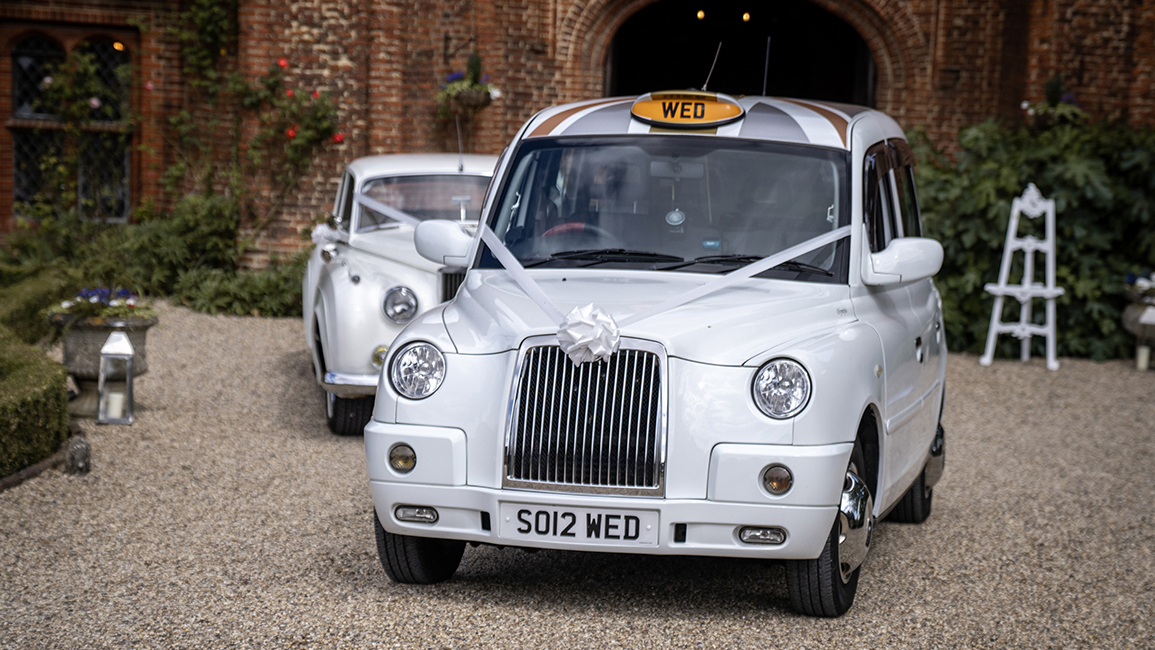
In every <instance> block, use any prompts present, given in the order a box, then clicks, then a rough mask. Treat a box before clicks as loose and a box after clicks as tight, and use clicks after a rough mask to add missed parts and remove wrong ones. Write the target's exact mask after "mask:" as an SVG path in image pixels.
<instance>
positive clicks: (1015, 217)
mask: <svg viewBox="0 0 1155 650" xmlns="http://www.w3.org/2000/svg"><path fill="white" fill-rule="evenodd" d="M1023 214H1025V215H1027V218H1028V219H1037V218H1038V217H1041V216H1043V215H1046V221H1045V222H1044V226H1043V227H1044V232H1045V236H1044V238H1043V240H1042V241H1040V240H1038V239H1036V238H1034V237H1032V236H1030V235H1028V236H1026V237H1019V236H1018V235H1019V232H1018V231H1019V216H1020V215H1023ZM1017 250H1021V251H1023V256H1024V257H1023V277H1022V281H1021V282H1019V284H1007V283H1008V281H1009V280H1010V274H1011V260H1012V258H1013V257H1014V254H1015V251H1017ZM1036 251H1038V252H1041V253H1042V254H1043V261H1044V265H1045V273H1044V281H1045V282H1046V284H1039V283H1037V282H1035V252H1036ZM983 288H984V289H986V291H987V293H989V294H991V295H993V296H994V297H995V304H994V306H993V307H992V308H991V325H990V329H988V330H987V348H986V350H985V351H984V352H983V356H981V357H979V363H981V364H982V365H984V366H989V365H991V361H992V360H993V359H994V356H995V341H996V339H998V336H999V334H1010V335H1011V336H1014V337H1016V338H1018V339H1019V340H1020V341H1021V343H1020V344H1019V357H1020V358H1021V359H1022V360H1023V361H1027V360H1028V359H1030V358H1031V337H1032V336H1045V337H1047V370H1058V369H1059V360H1058V359H1057V358H1056V356H1055V355H1056V352H1055V340H1056V337H1057V335H1056V334H1055V298H1058V297H1059V296H1061V295H1063V293H1065V290H1064V289H1063V288H1062V287H1056V286H1055V201H1054V199H1044V198H1043V195H1042V194H1041V193H1039V188H1037V187H1035V184H1034V183H1031V184H1030V185H1027V189H1025V190H1023V195H1022V196H1021V197H1015V199H1014V201H1012V202H1011V219H1010V222H1009V223H1008V224H1007V243H1006V246H1004V247H1003V261H1002V265H1001V266H1000V267H999V281H998V283H996V284H988V285H985V286H984V287H983ZM1005 296H1011V297H1013V298H1015V299H1016V300H1018V301H1019V322H1017V323H1004V322H1003V298H1004V297H1005ZM1035 298H1042V299H1044V300H1046V305H1047V306H1046V309H1047V312H1046V317H1047V318H1046V321H1045V322H1044V323H1043V324H1042V325H1035V324H1034V321H1033V319H1032V316H1031V304H1032V302H1033V301H1034V299H1035Z"/></svg>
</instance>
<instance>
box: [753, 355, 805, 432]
mask: <svg viewBox="0 0 1155 650" xmlns="http://www.w3.org/2000/svg"><path fill="white" fill-rule="evenodd" d="M752 388H753V392H754V402H755V403H756V404H757V405H758V408H759V409H760V410H761V411H762V412H763V413H765V414H766V415H769V416H770V417H772V418H775V419H778V420H782V419H785V418H790V417H794V416H795V415H798V413H799V412H801V411H802V409H804V408H806V403H807V402H808V401H810V375H809V374H807V373H806V369H805V368H803V367H802V364H800V363H798V362H797V361H794V360H792V359H773V360H771V361H770V362H768V363H767V364H766V365H764V366H762V367H761V368H760V369H759V370H758V373H757V374H755V375H754V385H753V387H752Z"/></svg>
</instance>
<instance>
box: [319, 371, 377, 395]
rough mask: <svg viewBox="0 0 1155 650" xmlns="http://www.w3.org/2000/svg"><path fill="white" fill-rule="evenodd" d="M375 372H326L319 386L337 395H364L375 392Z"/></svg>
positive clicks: (374, 393)
mask: <svg viewBox="0 0 1155 650" xmlns="http://www.w3.org/2000/svg"><path fill="white" fill-rule="evenodd" d="M377 378H378V375H377V374H376V373H374V374H372V375H355V374H353V373H347V372H326V373H325V376H324V378H322V380H321V388H324V389H325V391H326V392H329V393H333V394H334V395H336V396H337V397H365V396H368V395H376V394H377Z"/></svg>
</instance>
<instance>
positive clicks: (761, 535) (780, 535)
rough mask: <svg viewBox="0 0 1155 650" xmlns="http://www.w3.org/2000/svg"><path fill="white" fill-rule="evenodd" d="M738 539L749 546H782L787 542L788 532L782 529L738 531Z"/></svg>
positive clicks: (747, 528)
mask: <svg viewBox="0 0 1155 650" xmlns="http://www.w3.org/2000/svg"><path fill="white" fill-rule="evenodd" d="M738 539H740V540H742V541H743V542H745V543H747V544H781V543H782V542H785V541H786V531H784V530H782V529H781V528H751V527H746V528H743V529H742V530H740V531H738Z"/></svg>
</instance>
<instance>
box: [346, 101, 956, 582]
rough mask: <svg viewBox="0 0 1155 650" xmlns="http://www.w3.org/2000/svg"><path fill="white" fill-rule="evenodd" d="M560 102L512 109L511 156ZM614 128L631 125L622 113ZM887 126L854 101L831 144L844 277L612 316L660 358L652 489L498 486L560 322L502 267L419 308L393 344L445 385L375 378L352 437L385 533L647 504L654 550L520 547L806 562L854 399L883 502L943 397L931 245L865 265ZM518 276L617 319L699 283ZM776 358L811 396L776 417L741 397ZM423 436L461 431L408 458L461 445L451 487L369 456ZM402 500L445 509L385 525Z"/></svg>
mask: <svg viewBox="0 0 1155 650" xmlns="http://www.w3.org/2000/svg"><path fill="white" fill-rule="evenodd" d="M562 108H565V107H562ZM560 110H562V109H549V110H547V111H544V112H542V113H540V114H538V115H537V116H535V117H534V118H532V119H531V120H530V121H529V122H527V123H526V126H523V128H522V129H521V131H519V133H518V136H517V138H515V140H514V143H513V145H511V147H510V149H509V151H510V152H516V147H517V145H518V143H519V142H520V140H521V139H522V138H525V137H527V133H528V132H529V129H530V127H531V125H533V124H540V123H541V122H542V121H543V120H544V119H546V118H548V117H549V116H551V115H555V114H558V113H559V112H560ZM820 127H821V125H818V124H815V125H814V128H815V129H819V128H820ZM821 128H825V127H821ZM626 132H630V133H634V132H635V129H633V128H632V126H625V125H623V133H626ZM833 132H834V131H833V130H831V133H833ZM652 136H653V137H662V134H658V133H655V134H652ZM647 137H649V136H647ZM700 137H709V136H700ZM886 139H892V140H900V139H903V134H902V130H901V129H900V128H899V126H898V125H897V123H895V122H894V121H893V120H891V119H890V118H888V117H886V116H884V115H882V114H880V113H877V112H873V111H866V112H861V113H858V114H857V115H855V116H853V117H852V118H851V119H850V121H849V125H848V127H847V145H846V146H847V148H848V149H849V150H850V152H851V161H852V162H851V173H850V175H849V179H850V181H851V187H850V192H851V201H850V205H851V209H852V215H853V218H852V219H851V238H850V246H849V251H850V254H849V271H848V282H847V283H846V284H826V283H806V282H797V281H787V280H771V279H757V278H755V279H750V280H745V281H742V282H739V283H737V284H735V285H734V286H731V287H728V288H725V289H723V290H721V291H718V292H715V293H712V294H709V295H706V296H704V297H701V298H699V299H696V300H694V301H692V302H689V303H687V304H684V305H681V306H679V307H676V308H673V309H671V310H669V311H666V312H664V313H661V314H658V315H656V316H652V317H650V318H647V319H645V320H643V321H639V322H637V323H634V324H631V325H628V326H625V327H622V328H621V336H623V337H631V338H636V339H645V340H647V341H653V342H656V343H658V344H660V345H661V346H663V347H664V348H665V350H666V353H667V369H668V372H667V381H666V385H665V390H666V395H665V398H666V400H667V412H668V416H667V417H668V419H667V430H666V432H667V447H666V449H667V453H666V468H665V470H666V471H665V480H666V483H665V496H664V497H663V498H658V499H655V498H652V497H627V496H605V495H592V494H567V493H561V492H552V491H531V490H508V489H505V490H503V489H502V487H501V486H502V477H503V473H504V467H503V456H504V448H505V437H506V433H507V430H508V427H509V420H510V412H509V409H510V404H511V396H512V390H513V387H514V381H515V376H514V375H515V372H516V364H517V358H518V350H519V348H520V346H521V345H522V343H523V342H524V341H525V340H526V339H527V338H528V337H532V336H553V335H556V332H557V328H558V323H557V322H553V321H552V320H551V319H550V317H548V316H547V315H546V314H545V313H544V312H543V310H542V309H541V307H540V306H539V305H538V303H536V302H535V301H534V300H532V299H531V298H529V297H528V296H527V295H526V293H525V291H524V290H523V289H522V288H521V287H519V286H518V284H517V283H516V282H514V281H513V279H511V277H510V274H509V273H508V272H506V271H505V270H502V269H479V268H471V269H470V271H469V272H468V274H467V276H466V279H465V283H464V284H463V285H462V288H461V289H460V290H459V292H458V294H457V297H456V299H455V300H453V301H451V302H449V303H447V304H445V305H441V306H438V307H435V308H434V309H432V310H430V311H429V312H426V313H425V314H424V315H423V316H422V317H421V318H419V319H418V320H417V321H416V322H414V323H412V324H411V325H410V326H409V327H407V328H406V329H405V330H404V331H403V332H402V333H401V334H400V335H399V336H398V338H397V340H396V342H395V346H394V349H399V348H400V346H401V345H402V344H404V343H405V342H408V341H414V340H422V341H428V342H431V343H433V344H434V345H436V346H438V347H439V348H440V349H441V350H442V351H443V352H444V353H445V359H446V376H445V381H444V383H443V384H442V386H441V388H440V389H439V390H438V391H437V392H436V393H434V394H433V395H432V396H430V397H428V398H426V399H423V400H419V401H414V400H408V399H405V398H402V397H400V396H399V395H397V394H396V392H395V391H393V389H392V387H391V386H390V383H389V381H388V380H385V381H382V382H381V383H380V385H379V387H378V393H377V405H376V409H375V411H374V415H373V421H372V422H370V423H369V425H368V426H367V427H366V429H365V444H366V453H367V458H368V459H369V479H370V488H371V491H372V494H373V499H374V502H375V505H376V508H377V512H378V513H380V519H381V522H382V525H383V526H384V527H385V529H386V530H388V531H390V532H392V533H398V534H407V535H417V536H425V537H443V538H450V539H464V540H470V541H478V542H491V543H498V542H500V540H498V539H497V531H498V530H499V522H497V521H494V522H493V526H492V529H491V530H489V531H485V530H482V529H481V524H480V521H481V518H480V513H482V512H486V513H489V515H490V517H492V518H496V517H497V515H498V513H499V512H500V510H501V505H502V504H503V503H519V504H531V505H536V506H541V507H542V508H558V507H570V508H588V509H595V510H596V509H615V508H616V509H622V510H639V509H646V510H656V511H657V512H658V515H659V517H658V520H659V522H660V524H659V525H660V531H659V533H660V534H659V539H658V543H657V545H656V546H647V547H645V548H630V549H607V548H605V547H602V546H594V545H587V544H580V543H574V542H567V541H559V540H557V539H542V540H537V541H531V542H525V543H526V544H528V545H532V546H538V547H542V548H556V549H572V550H592V551H606V550H610V551H613V550H625V551H626V552H638V553H653V554H682V555H685V554H697V555H716V556H744V557H761V558H783V559H804V558H806V559H808V558H814V557H817V556H818V555H819V553H820V552H821V550H822V546H823V544H824V543H825V541H826V537H827V535H828V534H829V532H830V527H831V524H832V522H833V520H834V517H835V514H836V511H837V506H838V502H839V497H840V494H841V490H842V484H843V479H844V475H845V469H846V466H847V463H848V460H849V456H850V453H851V449H852V447H853V444H852V443H853V442H854V440H855V436H856V433H857V431H858V426H859V423H860V422H861V421H862V419H863V417H864V415H865V414H867V413H872V414H874V415H875V417H876V419H877V420H878V422H879V427H880V431H879V436H878V438H879V439H878V445H879V450H878V452H879V458H878V462H879V464H880V469H879V472H880V476H879V477H878V484H877V486H875V490H876V494H875V513H876V514H880V515H881V514H883V513H885V512H886V511H888V510H889V509H890V508H891V507H892V506H893V505H894V504H895V503H896V502H897V501H898V499H899V498H901V496H902V495H903V493H904V492H905V491H906V490H907V488H908V487H909V486H910V485H911V483H912V482H913V481H914V480H915V478H917V476H918V473H919V472H920V471H921V469H922V467H923V466H924V465H925V463H926V460H927V458H928V457H929V448H930V443H931V441H932V439H933V436H934V430H935V426H936V425H937V422H938V415H939V408H940V405H941V400H942V387H943V375H944V372H945V361H946V345H945V340H944V337H943V335H942V332H941V307H940V305H939V298H938V293H937V291H936V290H935V289H934V286H933V284H932V282H931V280H930V279H929V276H930V275H932V274H933V273H934V272H935V271H936V270H937V268H938V266H940V265H941V261H942V260H941V250H942V249H941V246H938V244H937V243H934V242H929V241H926V242H911V243H899V244H898V245H897V246H894V242H892V246H891V248H893V250H891V249H890V248H888V249H886V250H884V251H883V252H882V253H881V257H880V258H879V260H878V261H879V266H880V268H879V269H878V270H879V273H877V274H875V275H871V273H874V260H872V259H871V253H870V250H869V247H868V246H867V244H866V240H865V237H866V234H865V227H864V225H863V219H862V216H861V215H862V214H863V199H862V194H863V155H864V152H865V151H866V149H867V148H868V147H870V146H872V145H874V144H876V143H878V142H881V141H884V140H886ZM831 142H832V143H833V141H831ZM838 142H839V144H841V140H840V139H839V141H838ZM513 157H514V156H513V155H512V154H509V155H503V159H502V160H501V161H500V162H499V169H498V172H497V178H498V182H497V183H495V186H497V185H500V179H501V178H502V177H503V176H504V175H506V174H508V173H509V168H510V165H511V160H512V158H513ZM496 201H497V197H496V196H495V192H490V193H489V195H488V196H487V200H486V206H485V208H484V211H483V213H482V214H483V217H487V218H488V216H490V215H491V212H492V211H493V210H494V209H495V205H496ZM479 241H480V235H475V236H474V237H473V239H472V240H471V243H470V246H469V248H468V251H467V252H466V253H465V255H464V257H466V258H467V259H468V260H470V261H471V262H472V261H473V260H475V259H476V258H477V252H478V250H479ZM896 241H897V240H896ZM442 243H443V244H444V242H442ZM936 247H937V248H936ZM421 248H422V252H428V253H429V254H430V256H431V257H434V258H438V257H439V256H440V259H444V256H446V255H450V254H452V255H453V256H455V257H456V256H458V255H459V254H460V253H461V252H462V248H461V244H460V243H459V242H458V243H455V244H454V245H453V246H446V247H444V248H437V247H436V246H435V245H430V246H428V247H426V246H425V245H422V247H421ZM935 250H937V251H938V259H937V261H935V259H934V258H935ZM932 267H933V268H932ZM527 273H528V274H529V275H530V276H531V277H532V280H533V282H534V283H535V284H536V285H537V286H538V287H539V288H540V289H541V291H543V292H544V293H545V294H546V295H547V296H548V297H549V300H550V301H551V302H552V303H553V304H554V305H556V307H557V308H558V309H559V310H560V311H561V312H562V313H567V312H568V311H569V310H571V309H573V308H575V307H582V306H585V305H587V304H590V303H596V305H597V306H598V307H600V308H601V309H603V310H605V311H606V312H607V313H608V314H610V315H611V316H613V317H614V318H615V319H616V320H617V321H618V322H621V321H623V320H625V319H626V318H628V317H629V316H630V315H632V314H635V313H638V312H640V311H642V310H645V309H647V308H648V307H651V306H653V305H656V304H659V303H661V302H663V301H665V300H667V299H669V298H671V297H675V296H677V295H680V294H683V293H685V292H687V291H690V290H692V289H694V288H696V287H699V286H701V285H702V284H704V283H706V282H708V281H710V280H711V279H713V278H712V277H711V276H709V275H702V274H694V273H683V272H661V271H629V270H611V269H596V268H591V269H557V268H551V269H528V270H527ZM883 275H890V276H894V277H890V278H887V277H881V276H883ZM916 341H917V345H916ZM779 357H787V358H791V359H794V360H796V361H798V362H799V363H801V364H802V365H803V366H805V367H806V368H807V370H808V372H809V373H810V376H811V380H812V384H813V392H812V396H811V398H810V401H809V403H808V405H807V406H806V408H805V409H803V411H802V412H801V413H800V414H799V415H797V416H795V417H794V418H791V419H788V420H774V419H771V418H769V417H767V416H766V415H764V414H763V413H762V412H761V411H759V409H758V408H757V406H756V405H755V404H754V401H753V399H752V396H751V392H750V391H751V381H752V380H753V377H754V375H755V374H756V373H757V371H758V369H759V367H760V366H761V365H762V364H764V363H766V362H767V361H770V360H771V359H775V358H779ZM387 363H388V362H387ZM436 431H447V432H461V433H462V434H463V435H464V438H465V444H464V451H462V448H461V446H460V445H457V444H452V445H447V446H446V447H445V449H450V450H451V451H449V452H445V453H448V454H449V456H445V455H439V456H437V457H436V458H433V459H429V460H426V459H422V460H419V461H418V463H419V465H420V463H421V462H432V463H447V464H451V465H452V466H454V467H456V466H458V464H459V463H460V462H462V461H461V459H460V458H459V457H458V455H459V454H461V453H464V454H465V456H466V461H465V466H466V481H465V485H459V484H456V483H452V484H451V483H448V482H444V481H442V482H436V481H430V482H422V483H417V482H413V481H401V480H394V478H392V477H391V475H390V473H389V472H388V470H386V469H385V468H384V467H383V466H382V462H383V461H381V460H380V458H379V457H381V455H382V453H383V451H385V450H387V449H388V445H389V444H392V442H394V441H400V440H405V439H406V436H407V435H408V432H413V434H414V435H418V436H428V435H431V434H430V432H436ZM446 435H452V436H456V435H457V433H452V434H448V433H447V434H446ZM415 439H417V438H415ZM773 463H781V464H784V465H787V466H788V467H790V468H791V469H792V470H794V471H796V472H797V473H796V480H797V482H796V484H795V486H794V488H793V489H792V490H791V491H790V492H789V493H787V494H786V495H784V496H782V497H773V496H771V495H769V494H768V493H766V492H765V491H764V490H763V489H762V488H761V486H760V473H761V471H762V469H764V468H765V467H766V466H767V465H769V464H773ZM399 504H410V505H412V504H418V505H429V506H433V507H436V508H437V510H438V512H439V513H440V515H441V519H440V520H439V521H438V523H436V524H434V525H432V526H430V525H424V524H413V523H405V522H400V521H397V520H396V519H395V518H394V517H392V516H391V513H392V511H393V508H394V507H395V506H396V505H399ZM675 523H685V524H687V538H686V542H685V543H674V542H673V524H675ZM742 525H776V526H781V527H783V528H784V529H786V530H787V532H788V535H787V541H786V543H784V544H782V545H780V546H755V545H745V544H742V543H741V542H739V541H738V539H737V531H738V529H739V528H740V527H741V526H742Z"/></svg>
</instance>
